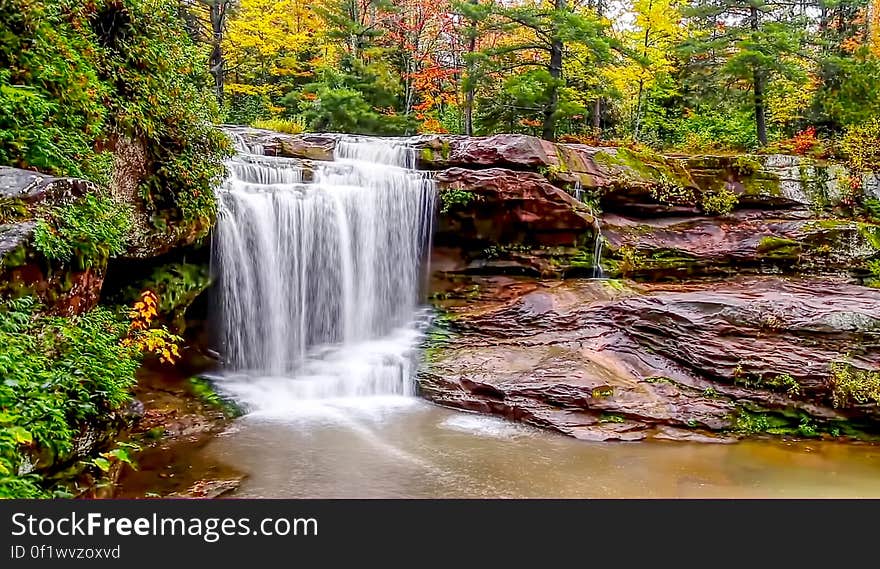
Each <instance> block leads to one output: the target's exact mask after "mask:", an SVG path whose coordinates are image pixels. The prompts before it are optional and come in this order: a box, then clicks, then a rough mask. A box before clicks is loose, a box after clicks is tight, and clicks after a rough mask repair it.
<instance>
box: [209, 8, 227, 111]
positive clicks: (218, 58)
mask: <svg viewBox="0 0 880 569" xmlns="http://www.w3.org/2000/svg"><path fill="white" fill-rule="evenodd" d="M228 7H229V1H228V0H214V2H212V3H211V6H210V8H211V34H212V35H211V46H212V49H211V62H210V65H211V74H212V75H213V76H214V93H215V95H216V96H217V102H218V103H221V104H222V103H223V76H224V73H225V69H224V67H225V65H226V60H225V59H224V58H223V23H224V20H225V18H226V9H227V8H228Z"/></svg>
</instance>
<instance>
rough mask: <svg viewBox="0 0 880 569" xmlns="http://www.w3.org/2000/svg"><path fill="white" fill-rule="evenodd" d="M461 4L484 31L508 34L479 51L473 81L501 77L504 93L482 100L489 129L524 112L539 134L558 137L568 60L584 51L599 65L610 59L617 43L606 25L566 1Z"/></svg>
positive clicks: (595, 64)
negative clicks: (537, 125) (607, 31)
mask: <svg viewBox="0 0 880 569" xmlns="http://www.w3.org/2000/svg"><path fill="white" fill-rule="evenodd" d="M461 6H462V8H463V11H464V12H465V14H466V16H468V17H471V18H473V19H479V20H481V22H482V26H481V27H482V29H483V30H484V31H485V32H488V33H495V34H498V35H500V36H503V37H504V38H505V39H504V41H502V42H500V43H498V44H496V45H493V46H490V47H487V48H485V49H483V50H482V51H481V52H480V53H479V54H477V55H476V62H477V66H476V69H475V80H477V81H491V80H493V79H497V80H500V81H501V83H502V88H501V93H502V94H503V95H504V96H503V97H495V98H486V99H484V101H483V105H484V107H485V108H484V113H483V114H484V121H485V122H486V123H487V125H489V126H490V127H497V126H500V124H503V122H504V121H505V120H506V121H507V122H508V124H511V125H512V123H513V121H512V120H511V119H512V118H513V117H512V115H520V116H521V117H523V115H524V117H523V118H524V120H525V121H527V122H526V123H525V124H530V123H529V122H528V121H533V120H537V121H539V123H540V134H541V136H542V137H543V138H545V139H547V140H554V139H555V138H556V123H557V121H558V119H559V117H560V115H561V114H563V113H564V109H563V106H564V104H563V103H565V102H566V101H565V100H564V99H563V98H562V97H561V94H562V92H563V90H564V88H565V86H566V82H565V77H564V75H563V68H564V65H565V62H566V59H572V58H578V57H581V58H583V56H585V55H586V56H587V57H589V58H590V59H591V61H590V62H589V65H590V66H596V67H598V66H601V65H603V64H604V63H606V62H607V61H609V60H610V53H611V47H612V45H613V43H614V42H613V40H612V38H610V36H608V35H607V34H606V25H605V23H604V22H603V21H602V20H600V19H599V18H598V17H597V16H596V14H595V12H593V11H591V10H589V9H585V8H583V7H581V6H580V5H578V4H574V3H570V2H569V1H568V0H552V2H546V1H540V2H534V3H533V2H527V3H523V4H514V5H506V4H495V5H489V6H481V5H477V6H474V7H473V8H470V7H468V6H467V5H461ZM575 48H582V50H583V51H580V52H579V51H578V50H577V49H575ZM511 103H512V104H513V107H512V108H508V109H505V108H503V106H504V105H509V104H511ZM511 111H512V113H511ZM532 117H534V118H532Z"/></svg>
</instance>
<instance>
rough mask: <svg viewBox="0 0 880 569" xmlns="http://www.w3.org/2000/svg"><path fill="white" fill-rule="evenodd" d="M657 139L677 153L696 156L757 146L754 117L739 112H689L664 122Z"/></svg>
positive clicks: (749, 113)
mask: <svg viewBox="0 0 880 569" xmlns="http://www.w3.org/2000/svg"><path fill="white" fill-rule="evenodd" d="M660 136H661V137H663V138H666V139H667V140H668V141H669V143H671V145H672V146H674V147H675V148H676V149H678V150H681V151H684V152H692V153H697V154H699V153H707V152H711V151H713V150H719V149H723V150H739V151H748V150H753V149H755V148H757V147H758V137H757V135H756V134H755V126H754V114H753V113H752V112H750V111H742V110H732V111H731V110H719V109H706V110H705V111H700V112H693V113H690V114H688V115H686V116H684V117H682V118H680V119H677V118H676V119H673V120H672V121H671V122H667V123H665V124H664V125H663V126H662V130H661V132H660Z"/></svg>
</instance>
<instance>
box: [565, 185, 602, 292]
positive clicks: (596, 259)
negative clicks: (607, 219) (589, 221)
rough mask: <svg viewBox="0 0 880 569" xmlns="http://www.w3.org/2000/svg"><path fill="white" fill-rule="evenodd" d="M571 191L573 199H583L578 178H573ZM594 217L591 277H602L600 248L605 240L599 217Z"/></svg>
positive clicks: (581, 200)
mask: <svg viewBox="0 0 880 569" xmlns="http://www.w3.org/2000/svg"><path fill="white" fill-rule="evenodd" d="M572 191H573V192H574V199H576V200H577V201H579V202H583V201H584V190H583V188H582V187H581V181H580V180H575V182H574V188H573V189H572ZM594 218H595V221H596V222H595V224H594V225H595V230H596V242H595V243H594V244H593V278H594V279H604V278H605V271H603V270H602V249H603V247H604V244H605V240H604V239H603V238H602V225H601V224H600V223H599V217H598V216H594Z"/></svg>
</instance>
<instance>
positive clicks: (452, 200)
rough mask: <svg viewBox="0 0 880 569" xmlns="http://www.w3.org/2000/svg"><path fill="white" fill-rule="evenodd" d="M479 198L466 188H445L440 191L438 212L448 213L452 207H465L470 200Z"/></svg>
mask: <svg viewBox="0 0 880 569" xmlns="http://www.w3.org/2000/svg"><path fill="white" fill-rule="evenodd" d="M478 199H479V196H477V195H476V194H474V193H473V192H469V191H467V190H460V189H458V188H451V189H446V190H443V191H442V192H440V204H441V205H440V212H441V213H448V212H449V210H450V209H453V208H459V207H461V208H464V207H467V206H468V205H469V204H470V203H471V202H473V201H476V200H478Z"/></svg>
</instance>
